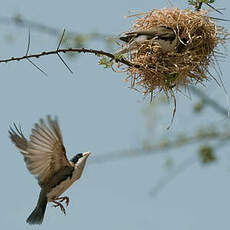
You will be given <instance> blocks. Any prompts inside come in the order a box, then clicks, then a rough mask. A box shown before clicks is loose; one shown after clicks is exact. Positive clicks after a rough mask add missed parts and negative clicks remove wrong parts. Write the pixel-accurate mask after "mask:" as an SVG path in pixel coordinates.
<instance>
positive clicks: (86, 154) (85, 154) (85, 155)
mask: <svg viewBox="0 0 230 230" xmlns="http://www.w3.org/2000/svg"><path fill="white" fill-rule="evenodd" d="M90 154H91V152H85V153H83V157H88V156H89V155H90Z"/></svg>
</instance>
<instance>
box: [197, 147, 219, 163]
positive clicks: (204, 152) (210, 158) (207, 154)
mask: <svg viewBox="0 0 230 230" xmlns="http://www.w3.org/2000/svg"><path fill="white" fill-rule="evenodd" d="M199 158H200V161H201V163H202V164H210V163H213V162H215V161H216V157H215V155H214V153H213V148H212V147H211V146H208V145H203V146H201V147H200V149H199Z"/></svg>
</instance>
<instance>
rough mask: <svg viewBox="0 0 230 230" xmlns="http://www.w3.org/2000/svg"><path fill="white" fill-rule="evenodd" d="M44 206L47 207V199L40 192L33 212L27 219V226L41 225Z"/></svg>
mask: <svg viewBox="0 0 230 230" xmlns="http://www.w3.org/2000/svg"><path fill="white" fill-rule="evenodd" d="M46 206H47V197H46V195H45V194H44V193H43V192H42V191H41V192H40V195H39V199H38V203H37V206H36V208H35V209H34V211H33V212H32V213H31V214H30V216H29V217H28V218H27V220H26V222H27V223H28V224H42V221H43V218H44V215H45V211H46Z"/></svg>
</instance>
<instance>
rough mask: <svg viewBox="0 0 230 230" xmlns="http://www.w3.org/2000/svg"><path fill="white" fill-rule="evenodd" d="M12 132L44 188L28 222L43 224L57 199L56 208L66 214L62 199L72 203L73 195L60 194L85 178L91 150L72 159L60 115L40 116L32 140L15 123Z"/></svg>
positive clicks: (28, 166) (28, 164)
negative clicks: (63, 135)
mask: <svg viewBox="0 0 230 230" xmlns="http://www.w3.org/2000/svg"><path fill="white" fill-rule="evenodd" d="M9 134H10V139H11V140H12V142H13V143H14V144H15V145H16V147H17V148H18V149H19V151H20V152H21V154H22V155H23V156H24V160H25V163H26V166H27V168H28V170H29V171H30V173H31V174H33V175H35V176H36V178H37V180H38V184H39V185H40V187H41V190H40V195H39V198H38V202H37V205H36V207H35V209H34V211H33V212H32V213H31V214H30V216H29V217H28V218H27V220H26V222H27V223H29V224H41V223H42V222H43V218H44V214H45V210H46V206H47V202H53V203H54V205H53V207H60V209H61V211H62V212H63V213H64V214H65V208H64V206H63V205H62V203H61V202H63V201H65V202H66V206H68V204H69V198H68V197H67V196H64V197H60V195H61V194H62V193H63V192H64V191H65V190H66V189H68V188H69V187H70V186H71V185H72V184H73V183H74V182H75V181H76V180H78V179H79V178H80V177H81V175H82V171H83V169H84V167H85V163H86V160H87V158H88V156H89V155H90V152H85V153H78V154H76V155H75V156H74V157H73V158H72V159H71V160H68V159H67V157H66V151H65V147H64V145H63V139H62V134H61V130H60V128H59V124H58V121H57V118H55V119H52V118H51V117H50V116H47V122H45V121H44V120H43V119H40V121H39V123H36V124H35V125H34V128H33V129H32V134H31V135H30V138H29V140H27V139H26V138H25V136H24V135H23V133H22V129H21V127H20V126H19V127H17V126H16V125H15V123H14V128H12V127H10V129H9Z"/></svg>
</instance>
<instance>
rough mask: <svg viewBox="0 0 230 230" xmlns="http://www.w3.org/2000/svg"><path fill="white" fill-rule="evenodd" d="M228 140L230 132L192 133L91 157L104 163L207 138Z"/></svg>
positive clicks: (140, 155)
mask: <svg viewBox="0 0 230 230" xmlns="http://www.w3.org/2000/svg"><path fill="white" fill-rule="evenodd" d="M222 139H224V140H227V139H228V140H229V139H230V133H225V132H223V133H221V132H218V133H216V134H214V135H208V134H207V135H194V136H190V137H186V136H185V140H184V141H180V140H178V139H177V138H175V139H174V140H169V141H168V142H167V144H166V145H164V144H162V143H158V144H155V145H150V146H147V147H140V148H132V149H127V150H122V151H116V152H110V153H106V154H103V155H100V156H97V157H96V158H93V159H92V161H91V162H92V163H105V162H111V161H115V160H120V159H125V158H129V159H130V158H136V157H143V156H149V155H153V154H154V155H156V154H162V153H164V152H165V151H169V150H172V149H176V148H179V147H183V146H187V145H191V144H195V143H200V142H202V141H205V140H206V141H207V140H222Z"/></svg>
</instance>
